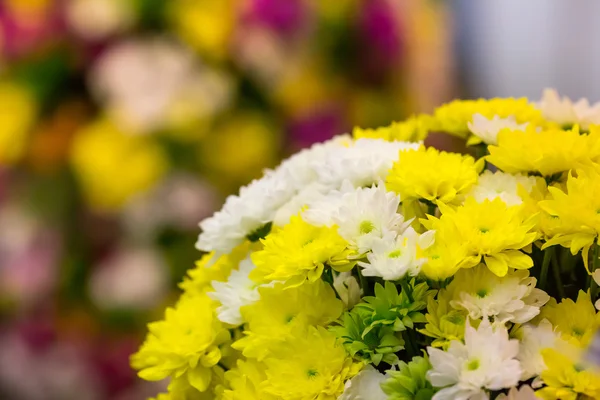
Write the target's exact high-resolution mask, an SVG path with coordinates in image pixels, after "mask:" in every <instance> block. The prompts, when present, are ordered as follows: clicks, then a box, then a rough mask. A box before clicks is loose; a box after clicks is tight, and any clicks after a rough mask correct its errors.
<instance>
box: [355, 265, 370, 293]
mask: <svg viewBox="0 0 600 400" xmlns="http://www.w3.org/2000/svg"><path fill="white" fill-rule="evenodd" d="M356 272H357V273H358V281H359V282H360V287H361V289H362V290H363V294H364V295H365V296H367V295H370V294H371V291H370V290H369V287H368V284H367V280H366V279H365V277H364V276H363V274H362V272H360V268H359V267H357V268H356Z"/></svg>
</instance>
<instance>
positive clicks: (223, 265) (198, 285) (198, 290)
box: [179, 242, 257, 294]
mask: <svg viewBox="0 0 600 400" xmlns="http://www.w3.org/2000/svg"><path fill="white" fill-rule="evenodd" d="M253 247H257V246H256V245H253V244H252V243H250V242H244V243H242V244H241V245H239V246H237V247H236V248H235V249H233V251H232V252H231V253H230V254H225V255H222V256H220V257H219V258H218V259H217V260H213V258H214V257H215V253H214V252H211V253H208V254H205V255H204V256H203V257H202V258H201V259H200V260H198V261H196V267H195V268H193V269H190V270H188V272H187V275H188V276H186V277H185V278H184V279H183V282H181V283H180V284H179V287H180V288H181V289H182V290H183V291H184V292H186V293H188V294H206V293H208V292H210V291H212V290H213V289H212V286H211V282H212V281H219V282H224V281H226V280H227V278H228V277H229V275H230V274H231V271H232V270H234V269H237V268H238V266H239V264H240V261H242V260H243V259H244V258H246V257H247V256H248V253H249V252H250V250H251V248H253Z"/></svg>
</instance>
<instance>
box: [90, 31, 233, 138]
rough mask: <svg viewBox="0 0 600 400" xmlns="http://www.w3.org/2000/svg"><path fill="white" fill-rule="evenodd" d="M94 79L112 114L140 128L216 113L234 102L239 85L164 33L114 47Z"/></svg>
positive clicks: (96, 91) (142, 130)
mask: <svg viewBox="0 0 600 400" xmlns="http://www.w3.org/2000/svg"><path fill="white" fill-rule="evenodd" d="M89 83H90V86H91V88H92V91H93V94H94V95H95V96H96V97H97V98H98V100H99V101H100V102H101V103H103V104H105V105H106V107H107V108H108V111H109V114H110V115H112V116H113V117H114V118H116V119H117V121H119V122H120V123H122V124H124V125H125V127H126V128H129V130H132V131H136V132H140V133H147V132H149V131H153V130H157V129H162V128H165V127H170V125H175V126H181V125H185V124H188V123H189V122H188V120H190V119H193V120H203V119H204V118H208V117H211V116H213V115H214V114H215V113H217V112H219V111H221V110H223V109H224V108H225V107H227V106H228V104H229V102H230V101H231V97H232V90H233V89H232V83H231V79H230V78H228V77H227V76H225V75H223V74H222V73H220V72H217V71H214V70H211V69H209V68H208V67H207V66H203V65H201V64H200V63H199V62H198V61H197V60H196V59H195V58H194V55H193V54H192V53H191V52H190V51H189V50H188V49H186V48H185V47H183V46H182V45H180V44H178V43H177V42H174V41H170V40H167V39H162V38H154V39H129V40H127V41H123V42H120V43H118V44H116V45H114V46H113V47H111V48H109V49H108V50H107V51H106V52H105V53H104V54H102V56H101V57H100V59H99V60H98V61H97V63H96V65H95V66H94V68H93V70H92V73H91V75H90V76H89Z"/></svg>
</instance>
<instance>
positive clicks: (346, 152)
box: [312, 139, 421, 188]
mask: <svg viewBox="0 0 600 400" xmlns="http://www.w3.org/2000/svg"><path fill="white" fill-rule="evenodd" d="M420 146H421V144H420V143H410V142H388V141H385V140H381V139H358V140H356V141H355V142H351V143H350V144H349V145H348V146H347V147H342V148H339V149H337V151H335V152H330V153H329V154H328V157H327V158H326V159H325V160H322V161H317V162H314V163H313V165H312V166H313V168H314V169H315V171H316V172H317V173H318V175H319V178H318V180H319V182H321V183H324V184H327V185H329V186H330V187H332V188H336V187H340V185H341V184H342V182H343V181H344V180H345V179H348V180H350V182H352V184H353V185H355V186H370V185H372V184H374V183H376V182H379V181H380V180H385V178H386V176H387V174H388V171H389V170H390V168H391V167H392V164H393V163H394V162H395V161H396V160H398V158H399V157H400V156H399V153H400V152H401V151H403V150H416V149H418V148H419V147H420ZM400 158H401V157H400Z"/></svg>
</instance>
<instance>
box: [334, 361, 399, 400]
mask: <svg viewBox="0 0 600 400" xmlns="http://www.w3.org/2000/svg"><path fill="white" fill-rule="evenodd" d="M384 381H385V375H383V374H382V373H381V372H379V371H377V370H376V369H375V368H373V366H371V365H367V366H366V367H365V368H364V369H363V370H362V371H360V372H359V373H358V375H356V376H355V377H354V378H352V379H350V380H349V381H347V382H346V385H345V386H344V393H342V395H341V396H340V397H338V400H387V399H388V397H387V396H386V395H385V393H384V392H383V390H382V389H381V384H382V383H383V382H384Z"/></svg>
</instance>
